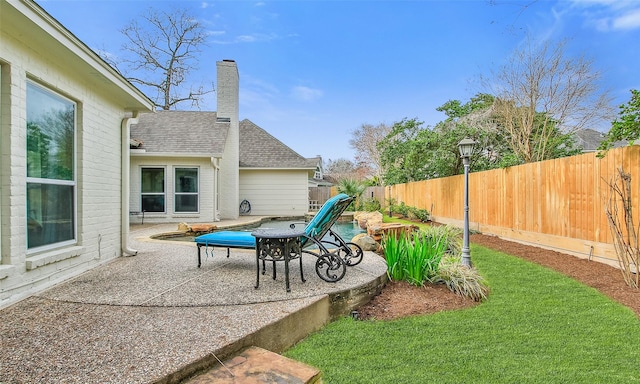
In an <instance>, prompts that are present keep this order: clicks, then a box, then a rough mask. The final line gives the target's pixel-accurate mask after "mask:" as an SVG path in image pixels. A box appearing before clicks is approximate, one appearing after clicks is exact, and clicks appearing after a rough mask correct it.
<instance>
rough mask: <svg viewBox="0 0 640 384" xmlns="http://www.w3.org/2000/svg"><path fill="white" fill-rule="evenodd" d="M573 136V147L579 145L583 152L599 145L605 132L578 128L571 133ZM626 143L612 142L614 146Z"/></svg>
mask: <svg viewBox="0 0 640 384" xmlns="http://www.w3.org/2000/svg"><path fill="white" fill-rule="evenodd" d="M573 136H574V138H575V140H576V141H575V147H581V148H582V151H583V152H593V151H595V150H596V149H598V147H599V146H600V143H602V141H604V136H605V134H604V133H602V132H598V131H596V130H593V129H589V128H587V129H580V130H578V131H576V132H575V133H574V134H573ZM625 145H628V142H626V141H616V142H615V143H614V144H613V147H614V148H618V147H624V146H625Z"/></svg>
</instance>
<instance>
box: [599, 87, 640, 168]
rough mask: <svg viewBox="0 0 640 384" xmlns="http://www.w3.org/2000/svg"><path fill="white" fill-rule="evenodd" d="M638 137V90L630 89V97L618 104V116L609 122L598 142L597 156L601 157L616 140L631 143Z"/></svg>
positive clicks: (639, 95)
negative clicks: (608, 126)
mask: <svg viewBox="0 0 640 384" xmlns="http://www.w3.org/2000/svg"><path fill="white" fill-rule="evenodd" d="M639 139H640V91H638V90H637V89H632V90H631V99H630V100H629V102H627V103H626V104H622V105H621V106H620V112H619V116H618V118H617V119H616V120H615V121H614V122H613V124H611V129H610V130H609V132H607V134H606V135H605V138H604V141H603V142H602V143H600V147H598V150H599V151H600V152H599V153H598V156H599V157H603V156H604V155H605V154H606V152H607V151H608V150H609V149H611V147H613V144H614V143H615V142H616V141H621V140H627V141H629V144H631V145H633V144H634V142H635V141H636V140H639Z"/></svg>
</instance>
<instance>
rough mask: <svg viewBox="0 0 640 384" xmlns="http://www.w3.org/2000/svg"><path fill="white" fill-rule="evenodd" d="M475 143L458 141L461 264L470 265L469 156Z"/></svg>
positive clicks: (465, 140) (469, 140) (463, 140)
mask: <svg viewBox="0 0 640 384" xmlns="http://www.w3.org/2000/svg"><path fill="white" fill-rule="evenodd" d="M475 144H476V142H475V141H473V140H471V139H462V140H461V141H460V142H459V143H458V149H459V150H460V157H462V164H463V165H464V231H463V235H462V236H463V237H462V265H466V266H467V267H471V251H470V249H469V158H470V157H471V154H473V146H474V145H475Z"/></svg>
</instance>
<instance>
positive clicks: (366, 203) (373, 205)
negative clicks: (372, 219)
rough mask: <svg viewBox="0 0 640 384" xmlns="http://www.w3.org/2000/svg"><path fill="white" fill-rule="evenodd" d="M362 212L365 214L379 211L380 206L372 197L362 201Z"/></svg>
mask: <svg viewBox="0 0 640 384" xmlns="http://www.w3.org/2000/svg"><path fill="white" fill-rule="evenodd" d="M362 210H363V211H366V212H375V211H381V210H382V205H380V202H379V201H378V200H376V199H374V198H373V197H369V198H366V199H363V200H362Z"/></svg>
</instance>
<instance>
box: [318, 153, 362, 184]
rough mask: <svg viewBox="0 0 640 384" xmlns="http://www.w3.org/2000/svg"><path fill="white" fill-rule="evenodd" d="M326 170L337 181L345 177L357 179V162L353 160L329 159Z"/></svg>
mask: <svg viewBox="0 0 640 384" xmlns="http://www.w3.org/2000/svg"><path fill="white" fill-rule="evenodd" d="M324 171H325V173H326V174H327V175H328V176H330V177H331V178H332V179H334V180H335V181H336V182H340V181H341V180H345V179H356V178H357V174H358V172H357V168H356V166H355V164H353V162H352V161H351V160H347V159H342V158H341V159H337V160H331V159H329V160H327V164H326V166H325V167H324Z"/></svg>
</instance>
